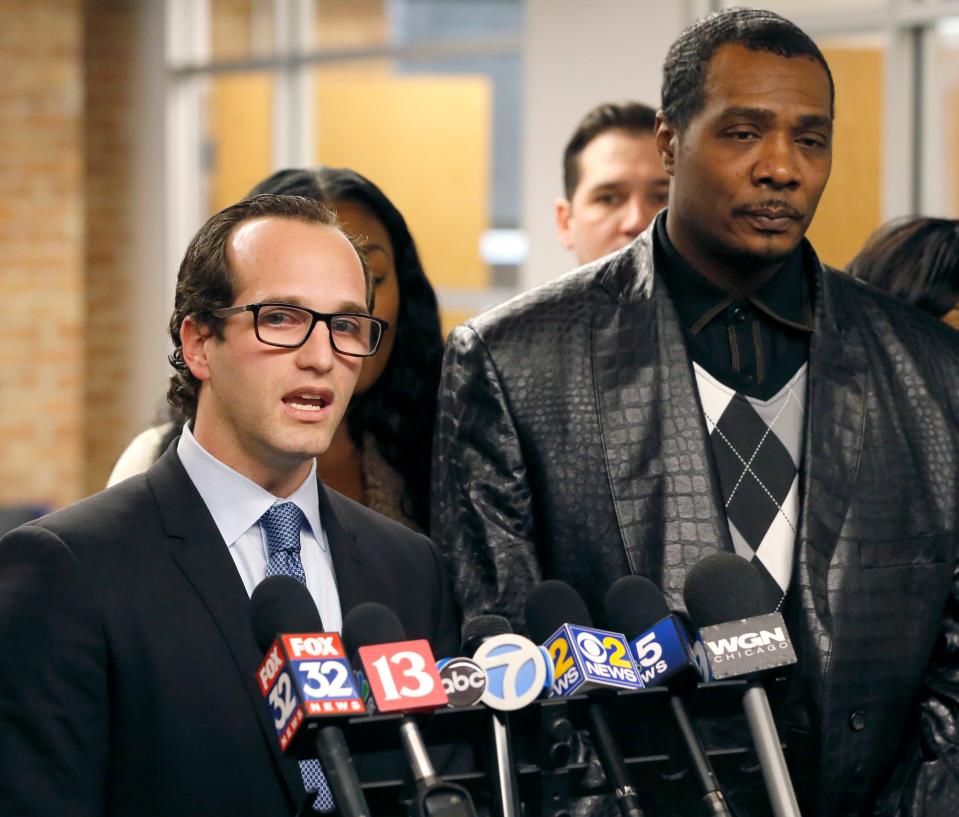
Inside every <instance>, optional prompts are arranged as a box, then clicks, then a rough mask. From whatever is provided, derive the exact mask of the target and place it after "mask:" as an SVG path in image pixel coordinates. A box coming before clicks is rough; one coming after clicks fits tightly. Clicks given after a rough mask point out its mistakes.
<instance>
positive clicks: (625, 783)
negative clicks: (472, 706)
mask: <svg viewBox="0 0 959 817" xmlns="http://www.w3.org/2000/svg"><path fill="white" fill-rule="evenodd" d="M566 622H575V624H568V623H566ZM526 623H527V625H528V627H529V632H530V635H532V637H533V638H534V639H536V640H537V641H542V642H545V644H544V646H546V648H547V650H549V652H550V655H551V656H552V658H553V660H554V661H555V662H556V666H555V672H556V680H555V681H554V683H553V694H554V695H572V694H573V693H574V692H575V691H579V690H580V689H582V688H591V689H602V688H606V689H611V688H613V689H614V688H616V687H622V688H625V689H639V688H641V687H642V685H643V684H642V682H641V681H640V680H639V677H638V676H637V675H636V672H635V669H631V670H630V671H631V672H632V678H631V679H627V677H626V673H625V672H622V673H619V672H617V673H613V672H612V671H611V670H612V668H613V667H615V668H616V669H617V670H624V669H629V668H630V666H631V665H632V660H631V659H629V650H628V645H627V643H626V637H625V636H623V635H621V634H618V633H609V632H606V631H604V630H594V629H592V626H591V625H592V619H591V618H590V615H589V611H588V610H587V609H586V605H585V604H584V603H583V600H582V599H581V598H580V596H579V593H577V592H576V591H575V590H574V589H573V588H572V587H570V586H569V585H568V584H566V583H565V582H561V581H556V580H554V579H550V580H547V581H545V582H540V583H539V584H538V585H536V586H535V587H534V588H533V589H532V590H531V591H530V594H529V597H528V598H527V600H526ZM610 653H612V654H610ZM627 662H628V663H627ZM622 664H626V667H623V666H622ZM620 674H621V675H622V676H623V678H617V677H614V675H620ZM587 714H588V716H589V733H590V736H591V737H592V739H593V743H594V744H595V745H596V753H597V754H598V755H599V760H600V763H601V764H602V766H603V771H604V772H605V774H606V779H607V780H608V781H609V784H610V786H611V787H612V789H613V798H614V799H615V800H616V804H617V806H618V807H619V810H620V813H621V814H622V816H623V817H643V810H642V809H641V808H640V806H639V798H638V797H637V796H636V789H635V788H634V787H633V784H632V781H631V780H630V778H629V774H628V773H627V771H626V762H625V761H624V760H623V755H622V752H620V750H619V747H618V746H617V745H616V741H615V739H614V737H613V732H612V730H611V729H610V727H609V721H608V720H607V718H606V712H605V711H604V710H603V708H602V706H601V705H600V703H599V702H598V701H597V700H596V699H595V697H593V699H592V700H590V701H589V703H588V704H587Z"/></svg>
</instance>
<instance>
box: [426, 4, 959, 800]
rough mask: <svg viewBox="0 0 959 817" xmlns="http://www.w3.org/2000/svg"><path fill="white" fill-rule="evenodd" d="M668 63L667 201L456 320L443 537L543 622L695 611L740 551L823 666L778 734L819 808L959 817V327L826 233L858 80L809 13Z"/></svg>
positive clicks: (800, 647) (480, 602)
mask: <svg viewBox="0 0 959 817" xmlns="http://www.w3.org/2000/svg"><path fill="white" fill-rule="evenodd" d="M663 74H664V77H663V93H662V110H661V111H660V112H659V113H658V119H657V132H656V140H657V145H658V148H659V152H660V156H661V158H662V161H663V165H664V166H665V168H666V171H667V172H668V173H669V175H670V177H671V187H670V194H669V205H668V209H667V210H666V211H665V212H664V213H661V214H660V215H659V216H657V218H656V219H655V221H654V222H653V224H652V225H651V226H650V227H649V228H648V229H647V230H646V231H645V232H644V233H643V234H641V235H640V236H639V237H637V238H636V239H635V240H634V241H633V242H632V243H631V244H630V245H629V246H627V247H625V248H624V249H623V250H621V251H620V252H618V253H617V254H615V255H613V256H610V257H607V258H604V259H601V260H600V261H598V262H596V263H594V264H590V265H587V266H585V267H582V268H580V269H578V270H576V271H574V272H572V273H570V274H569V275H566V276H564V277H562V278H559V279H558V280H556V281H553V282H551V283H549V284H546V285H544V286H542V287H540V288H538V289H535V290H533V291H531V292H529V293H526V294H523V295H521V296H519V297H518V298H516V299H514V300H512V301H510V302H508V303H507V304H504V305H502V306H500V307H498V308H496V309H493V310H491V311H490V312H487V313H484V314H483V315H481V316H479V317H477V318H475V319H473V320H471V321H469V322H468V323H466V324H465V325H463V326H461V327H458V328H457V329H456V330H455V331H454V332H453V334H452V336H451V338H450V341H449V344H448V347H447V352H446V358H445V362H444V372H443V376H442V381H441V394H440V416H439V423H438V428H437V436H436V443H435V448H434V456H435V457H436V459H435V461H434V479H433V490H434V497H433V528H432V533H433V536H434V538H435V540H436V541H437V542H438V543H441V546H442V547H443V548H444V549H445V551H446V554H447V557H448V561H449V563H450V566H451V570H452V574H453V579H454V587H455V589H454V592H455V596H456V598H457V599H458V601H459V603H460V604H461V606H462V608H463V611H464V616H465V619H466V620H468V619H470V618H472V617H475V616H477V615H480V614H483V613H496V614H501V615H505V616H507V617H508V618H509V619H510V620H511V621H512V623H513V626H514V627H515V628H516V629H518V630H522V629H523V627H524V621H523V612H522V611H523V606H524V602H525V599H526V597H527V594H528V592H529V590H530V588H531V587H532V586H533V585H534V584H535V583H536V582H538V581H539V580H540V579H542V578H555V579H561V580H564V581H567V582H569V583H570V584H572V585H573V586H574V587H575V588H576V589H577V590H578V591H579V592H580V593H581V594H582V595H583V597H584V599H585V601H586V603H587V605H588V606H589V607H590V610H591V612H592V614H593V615H594V616H595V617H596V618H597V619H598V620H601V607H602V600H603V597H604V594H605V593H606V591H607V589H608V588H609V586H610V585H611V584H612V583H613V582H614V581H615V580H616V579H617V578H619V577H620V576H623V575H626V574H629V573H637V574H642V575H645V576H648V577H649V578H650V579H651V580H653V581H654V582H656V583H657V584H658V585H659V586H660V587H661V588H662V589H663V591H664V593H665V594H666V597H667V599H668V601H669V602H670V606H671V607H674V608H677V609H681V608H682V606H683V605H682V587H683V583H684V581H685V578H686V575H687V572H688V571H689V569H690V568H691V567H692V566H693V565H694V564H695V563H696V562H697V561H698V560H699V559H701V558H702V557H703V556H706V555H708V554H709V553H712V552H715V551H717V550H725V551H734V552H736V553H739V554H740V555H742V556H744V557H746V558H748V559H750V560H751V561H752V562H753V563H754V564H755V565H756V566H757V568H758V569H759V570H760V571H761V573H762V575H763V577H764V581H765V582H766V586H767V590H768V593H769V603H770V606H774V607H777V608H778V609H780V610H781V612H782V613H783V614H784V616H785V618H786V621H787V624H788V626H789V631H790V633H791V635H792V638H793V640H794V642H795V645H796V649H797V654H798V657H799V663H798V665H797V667H796V669H795V673H794V676H793V681H792V690H791V694H790V700H789V706H788V707H787V712H786V715H785V716H784V719H783V720H784V722H782V723H780V733H781V734H782V736H783V737H784V739H785V741H786V743H787V756H788V759H789V764H790V773H791V776H792V779H793V782H794V785H795V788H796V790H797V795H798V798H799V801H800V805H801V807H802V809H803V813H804V814H807V815H820V816H821V817H837V816H838V815H862V814H888V815H901V816H902V817H906V815H909V816H912V817H914V816H916V815H926V817H933V815H936V816H937V817H938V815H942V817H946V815H950V817H954V815H956V814H959V720H957V710H959V584H957V581H956V555H957V536H959V488H957V476H959V389H957V388H956V384H957V383H959V335H957V334H956V333H954V332H952V330H950V329H949V327H947V326H945V325H944V324H942V323H939V322H938V321H936V320H934V319H933V318H932V317H930V316H928V315H924V314H922V313H921V312H920V311H919V310H917V309H915V308H914V307H912V306H910V305H908V304H905V303H903V302H901V301H899V300H897V299H894V298H892V297H890V296H888V295H886V294H884V293H880V292H879V291H877V290H874V289H872V288H870V287H868V286H865V285H863V284H861V283H860V282H857V281H855V280H854V279H852V278H851V277H849V276H846V275H843V274H841V273H839V272H837V271H836V270H832V269H829V268H828V267H825V266H823V264H822V263H820V261H819V260H818V258H817V257H816V254H815V252H814V251H813V248H812V247H811V246H810V244H809V242H808V241H806V240H804V238H803V236H804V234H805V232H806V229H807V227H808V226H809V223H810V221H811V220H812V217H813V214H814V212H815V210H816V205H817V203H818V202H819V198H820V196H821V194H822V192H823V189H824V188H825V185H826V180H827V179H828V177H829V171H830V165H831V155H832V146H831V142H832V131H833V115H834V87H833V81H832V76H831V74H830V71H829V67H828V65H827V63H826V61H825V59H824V57H823V55H822V53H821V52H820V50H819V48H817V46H816V45H815V44H814V43H813V42H812V40H811V39H810V38H809V37H808V36H807V35H806V34H805V33H804V32H803V31H801V30H800V29H799V28H797V27H796V26H795V25H794V24H792V23H790V22H789V21H787V20H785V19H783V18H782V17H780V16H778V15H776V14H773V13H770V12H768V11H761V10H754V9H729V10H726V11H721V12H718V13H715V14H713V15H710V16H709V17H707V18H705V19H703V20H701V21H699V22H697V23H695V24H694V25H692V26H691V27H689V28H688V29H686V30H685V31H684V32H683V33H682V34H681V35H680V36H679V38H678V39H677V40H676V42H675V43H673V45H672V46H671V47H670V49H669V52H668V55H667V57H666V62H665V65H664V70H663ZM848 206H850V207H855V206H857V204H856V202H854V201H853V202H849V203H848ZM755 778H756V783H757V786H761V783H760V782H759V780H758V778H759V776H758V775H756V776H755ZM727 794H729V792H727ZM730 799H731V800H733V804H734V806H737V813H738V814H740V815H745V814H750V815H751V814H756V813H763V812H764V811H765V810H766V809H768V805H767V804H766V802H765V798H761V797H754V798H749V799H748V802H747V801H746V800H741V799H740V798H739V792H737V793H736V796H735V797H731V798H730ZM744 802H746V805H743V803H744Z"/></svg>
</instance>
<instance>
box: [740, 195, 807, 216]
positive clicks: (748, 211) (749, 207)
mask: <svg viewBox="0 0 959 817" xmlns="http://www.w3.org/2000/svg"><path fill="white" fill-rule="evenodd" d="M733 212H734V213H735V214H736V215H739V216H750V215H757V214H761V215H764V216H772V217H774V218H792V219H796V220H797V221H798V220H799V219H801V218H802V213H801V212H800V211H799V210H797V209H796V208H795V207H793V206H792V205H791V204H789V203H788V202H785V201H783V200H782V199H765V200H763V201H757V202H753V203H752V204H743V205H741V206H739V207H737V208H736V209H735V210H734V211H733Z"/></svg>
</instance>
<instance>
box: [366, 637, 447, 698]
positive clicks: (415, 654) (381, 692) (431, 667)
mask: <svg viewBox="0 0 959 817" xmlns="http://www.w3.org/2000/svg"><path fill="white" fill-rule="evenodd" d="M358 652H359V656H360V662H361V663H362V664H363V671H364V673H365V675H366V679H367V682H368V683H369V685H370V692H371V693H372V695H373V701H374V703H375V704H376V708H377V710H378V711H380V712H411V711H414V710H417V709H435V708H436V707H439V706H445V705H446V702H447V700H448V699H447V696H446V692H445V691H444V690H443V682H442V681H441V680H440V676H439V673H438V672H437V670H436V661H435V659H434V658H433V652H432V650H430V645H429V642H428V641H426V640H425V639H420V640H418V641H398V642H395V643H393V644H373V645H370V646H368V647H360V649H359V650H358Z"/></svg>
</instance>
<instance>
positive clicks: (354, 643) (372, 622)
mask: <svg viewBox="0 0 959 817" xmlns="http://www.w3.org/2000/svg"><path fill="white" fill-rule="evenodd" d="M395 641H406V632H405V630H404V629H403V623H402V622H401V621H400V620H399V617H398V616H397V615H396V613H394V612H393V611H392V610H391V609H390V608H389V607H386V606H385V605H383V604H377V603H376V602H375V601H367V602H363V604H358V605H357V606H356V607H354V608H353V609H352V610H350V612H349V613H347V614H346V618H345V619H344V620H343V646H344V647H346V654H347V655H349V656H351V657H352V656H353V655H355V653H356V651H357V650H358V649H359V648H360V647H368V646H370V645H371V644H392V643H393V642H395Z"/></svg>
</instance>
